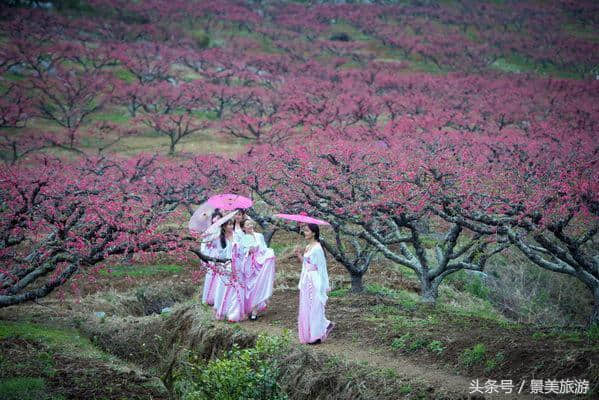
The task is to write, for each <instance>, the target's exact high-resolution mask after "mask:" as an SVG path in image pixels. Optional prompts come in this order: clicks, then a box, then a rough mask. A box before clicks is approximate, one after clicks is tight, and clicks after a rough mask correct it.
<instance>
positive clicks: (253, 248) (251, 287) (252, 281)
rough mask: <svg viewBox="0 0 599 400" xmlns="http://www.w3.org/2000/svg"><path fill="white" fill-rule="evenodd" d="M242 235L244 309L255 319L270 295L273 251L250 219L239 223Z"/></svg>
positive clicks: (273, 260)
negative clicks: (255, 229) (244, 289)
mask: <svg viewBox="0 0 599 400" xmlns="http://www.w3.org/2000/svg"><path fill="white" fill-rule="evenodd" d="M241 225H242V227H243V231H244V233H245V234H244V235H243V237H242V240H241V244H242V250H243V254H244V257H245V280H244V282H245V288H246V291H245V310H246V312H247V313H248V314H250V320H256V319H257V318H258V313H260V312H262V311H264V310H265V309H266V306H267V305H268V300H269V299H270V297H271V296H272V291H273V286H274V281H275V253H274V251H273V250H272V249H271V248H269V247H268V246H266V242H265V241H264V235H262V234H261V233H258V232H255V231H254V226H255V223H254V221H253V220H252V219H249V218H248V219H245V220H244V221H243V222H242V223H241Z"/></svg>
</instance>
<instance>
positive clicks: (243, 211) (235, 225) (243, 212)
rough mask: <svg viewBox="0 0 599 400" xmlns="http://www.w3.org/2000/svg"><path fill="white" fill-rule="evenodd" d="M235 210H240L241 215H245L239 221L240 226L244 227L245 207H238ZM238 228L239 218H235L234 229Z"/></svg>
mask: <svg viewBox="0 0 599 400" xmlns="http://www.w3.org/2000/svg"><path fill="white" fill-rule="evenodd" d="M235 211H238V212H239V213H240V214H241V215H243V219H242V220H241V222H240V223H239V227H240V228H243V221H244V220H245V210H244V209H243V208H236V209H235ZM235 228H237V220H236V219H235V218H233V230H235Z"/></svg>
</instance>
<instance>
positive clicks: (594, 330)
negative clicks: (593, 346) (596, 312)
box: [586, 323, 599, 341]
mask: <svg viewBox="0 0 599 400" xmlns="http://www.w3.org/2000/svg"><path fill="white" fill-rule="evenodd" d="M586 337H587V338H588V339H589V340H590V341H599V323H596V324H593V325H591V326H589V328H588V329H587V331H586Z"/></svg>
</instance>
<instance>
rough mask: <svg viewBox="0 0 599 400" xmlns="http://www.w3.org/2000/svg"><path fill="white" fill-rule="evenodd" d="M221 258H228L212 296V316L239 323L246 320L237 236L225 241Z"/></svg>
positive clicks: (240, 255) (242, 259)
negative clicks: (225, 244)
mask: <svg viewBox="0 0 599 400" xmlns="http://www.w3.org/2000/svg"><path fill="white" fill-rule="evenodd" d="M220 256H221V258H230V259H231V262H228V263H227V264H225V265H224V266H223V267H221V272H220V273H219V274H218V281H217V285H216V289H215V294H214V315H215V317H216V318H217V319H227V320H228V321H230V322H239V321H242V320H244V319H246V318H247V313H246V311H245V285H244V283H243V277H244V257H243V254H242V252H241V250H240V248H239V242H238V240H237V236H236V235H234V238H233V240H232V241H229V240H228V241H227V247H226V248H225V249H223V250H222V251H221V255H220Z"/></svg>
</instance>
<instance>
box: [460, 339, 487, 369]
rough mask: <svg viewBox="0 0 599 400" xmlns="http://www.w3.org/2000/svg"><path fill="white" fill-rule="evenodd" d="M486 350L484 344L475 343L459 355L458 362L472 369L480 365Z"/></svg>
mask: <svg viewBox="0 0 599 400" xmlns="http://www.w3.org/2000/svg"><path fill="white" fill-rule="evenodd" d="M486 352H487V349H486V347H485V345H484V344H482V343H477V344H475V345H474V346H473V347H472V348H471V349H466V350H464V352H463V353H462V354H461V355H460V362H461V363H462V364H463V365H465V366H466V367H472V366H474V365H476V364H479V363H481V362H482V361H483V360H484V358H485V353H486Z"/></svg>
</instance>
